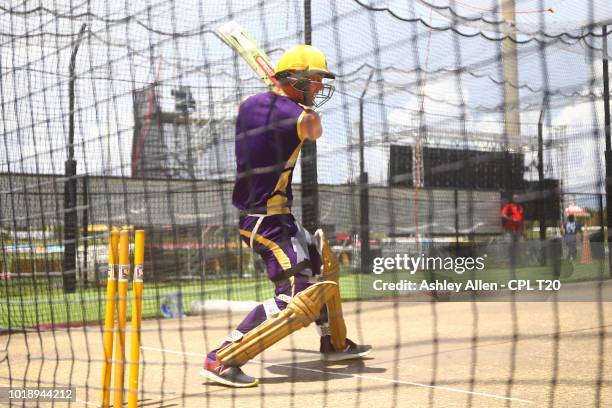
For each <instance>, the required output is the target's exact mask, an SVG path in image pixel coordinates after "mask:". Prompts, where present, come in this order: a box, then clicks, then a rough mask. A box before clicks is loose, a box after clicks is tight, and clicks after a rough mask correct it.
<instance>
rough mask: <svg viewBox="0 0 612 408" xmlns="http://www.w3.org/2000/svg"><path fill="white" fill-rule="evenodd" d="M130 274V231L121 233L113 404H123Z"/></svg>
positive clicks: (117, 405) (120, 405)
mask: <svg viewBox="0 0 612 408" xmlns="http://www.w3.org/2000/svg"><path fill="white" fill-rule="evenodd" d="M129 275H130V231H128V230H126V229H123V230H121V232H120V234H119V277H118V280H117V292H118V297H117V332H116V333H117V335H116V338H115V359H114V360H115V379H114V383H113V384H114V387H113V388H114V398H113V401H114V403H113V406H114V407H116V408H118V407H122V406H123V385H124V378H125V377H124V372H125V322H126V319H127V292H128V278H129Z"/></svg>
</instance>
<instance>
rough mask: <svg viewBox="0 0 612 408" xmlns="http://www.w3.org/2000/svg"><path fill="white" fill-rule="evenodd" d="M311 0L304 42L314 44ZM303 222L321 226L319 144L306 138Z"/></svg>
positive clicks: (306, 2) (307, 0)
mask: <svg viewBox="0 0 612 408" xmlns="http://www.w3.org/2000/svg"><path fill="white" fill-rule="evenodd" d="M311 16H312V12H311V1H310V0H304V44H307V45H312V21H311ZM300 163H301V165H302V224H303V225H304V228H306V230H308V231H310V233H313V232H314V231H315V230H316V229H317V228H318V226H319V186H318V177H317V144H316V142H314V141H312V140H305V141H304V145H303V146H302V158H301V161H300Z"/></svg>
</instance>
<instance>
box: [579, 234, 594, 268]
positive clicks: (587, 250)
mask: <svg viewBox="0 0 612 408" xmlns="http://www.w3.org/2000/svg"><path fill="white" fill-rule="evenodd" d="M592 262H593V257H592V256H591V240H589V234H588V233H586V232H583V233H582V256H581V257H580V263H581V264H584V265H589V264H591V263H592Z"/></svg>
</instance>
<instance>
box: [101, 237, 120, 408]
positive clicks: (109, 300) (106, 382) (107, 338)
mask: <svg viewBox="0 0 612 408" xmlns="http://www.w3.org/2000/svg"><path fill="white" fill-rule="evenodd" d="M118 245H119V231H118V230H116V229H113V230H111V233H110V239H109V248H108V277H107V280H106V315H105V319H104V360H103V361H102V404H101V406H102V407H103V408H108V407H109V405H110V383H111V375H112V373H111V371H112V367H113V334H114V333H113V331H114V329H115V296H116V295H117V261H118V260H119V259H118V258H117V255H118Z"/></svg>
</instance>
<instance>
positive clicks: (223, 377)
mask: <svg viewBox="0 0 612 408" xmlns="http://www.w3.org/2000/svg"><path fill="white" fill-rule="evenodd" d="M200 375H201V376H203V377H206V378H208V379H209V380H211V381H214V382H216V383H218V384H223V385H226V386H228V387H235V388H248V387H256V386H257V384H259V381H258V380H257V378H255V377H251V376H249V375H246V374H245V373H244V372H243V371H242V370H241V369H240V367H225V366H224V365H223V364H221V363H220V362H218V361H217V360H212V359H210V358H207V359H206V361H204V368H202V370H200Z"/></svg>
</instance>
